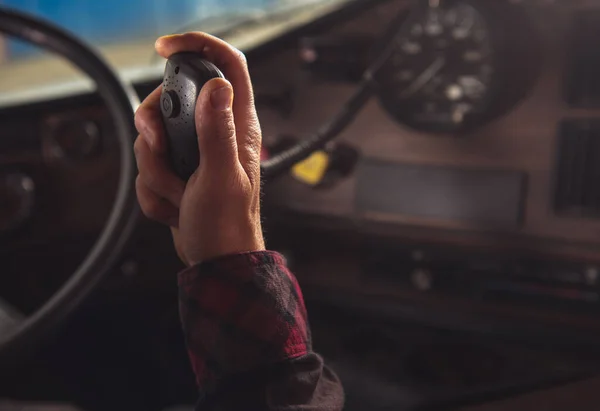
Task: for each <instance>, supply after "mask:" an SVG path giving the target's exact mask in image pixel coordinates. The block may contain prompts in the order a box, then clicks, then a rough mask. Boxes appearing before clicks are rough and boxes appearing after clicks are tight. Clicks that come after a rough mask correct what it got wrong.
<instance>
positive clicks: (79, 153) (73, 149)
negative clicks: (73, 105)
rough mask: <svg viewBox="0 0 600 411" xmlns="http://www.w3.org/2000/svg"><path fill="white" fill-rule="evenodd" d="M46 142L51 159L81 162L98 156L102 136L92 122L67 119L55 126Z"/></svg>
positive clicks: (95, 124)
mask: <svg viewBox="0 0 600 411" xmlns="http://www.w3.org/2000/svg"><path fill="white" fill-rule="evenodd" d="M48 140H49V141H48V143H49V145H50V147H49V148H50V150H51V151H50V153H51V155H52V157H54V158H58V159H61V160H69V161H82V160H86V159H89V158H91V157H93V156H95V155H96V154H98V152H99V149H100V145H101V141H102V135H101V132H100V127H98V124H97V123H96V122H94V121H91V120H80V119H69V120H65V121H62V122H60V123H59V124H58V125H56V126H55V127H54V129H53V131H52V132H51V134H50V138H49V139H48Z"/></svg>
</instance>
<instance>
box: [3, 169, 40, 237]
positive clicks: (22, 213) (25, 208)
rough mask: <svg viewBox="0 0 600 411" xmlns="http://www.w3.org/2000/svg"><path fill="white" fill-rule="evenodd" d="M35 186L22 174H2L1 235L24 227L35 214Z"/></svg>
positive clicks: (30, 179) (29, 178)
mask: <svg viewBox="0 0 600 411" xmlns="http://www.w3.org/2000/svg"><path fill="white" fill-rule="evenodd" d="M34 197H35V184H34V182H33V179H32V178H31V177H29V176H28V175H27V174H24V173H21V172H6V173H0V233H1V232H6V231H9V230H14V229H16V228H19V227H20V226H21V225H23V224H24V223H25V222H26V221H27V220H28V219H29V217H31V215H32V213H33V205H34Z"/></svg>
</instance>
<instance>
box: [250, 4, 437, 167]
mask: <svg viewBox="0 0 600 411" xmlns="http://www.w3.org/2000/svg"><path fill="white" fill-rule="evenodd" d="M424 7H425V8H426V7H428V3H427V2H423V1H421V0H416V1H414V4H413V6H412V7H411V8H410V11H409V13H408V16H406V14H405V13H404V11H402V12H401V13H400V14H399V15H398V16H397V17H396V18H395V19H394V21H393V22H392V25H391V29H390V30H388V32H387V33H386V35H385V36H384V38H383V39H382V44H381V46H380V47H379V49H380V50H381V52H380V53H378V56H377V58H375V59H374V61H373V63H371V65H370V66H369V68H368V69H367V70H366V71H365V73H364V74H363V80H362V81H361V82H360V84H359V85H358V87H357V90H356V91H355V92H354V93H353V94H352V96H351V97H350V99H348V101H347V102H346V103H345V104H344V105H343V106H342V109H341V110H340V111H339V112H338V113H337V114H336V115H335V116H334V117H333V119H331V120H330V121H329V122H328V123H327V124H325V125H324V126H322V127H321V128H320V129H319V130H317V132H316V133H315V134H313V135H312V136H310V137H308V138H306V139H303V140H302V141H300V142H299V143H297V144H296V145H294V146H293V147H290V148H289V149H287V150H284V151H283V152H281V153H278V154H275V156H274V157H272V158H270V159H269V160H267V161H264V162H263V163H262V164H261V174H262V177H263V178H265V179H269V178H272V177H277V176H279V175H281V174H283V173H285V172H286V171H287V170H288V169H290V168H291V167H292V166H294V164H296V163H298V162H300V161H302V160H304V159H306V158H307V157H309V156H310V155H311V154H312V153H314V152H315V151H316V150H319V149H321V148H323V147H324V146H325V145H326V144H327V143H329V142H330V141H332V140H333V139H334V138H336V137H337V136H338V135H339V134H340V133H342V132H343V131H344V130H345V129H346V127H348V126H349V125H350V124H351V123H352V121H354V119H355V118H356V116H357V115H358V113H359V112H360V110H361V109H362V108H363V107H364V106H365V104H366V103H367V102H368V101H369V100H370V98H371V96H372V95H373V94H374V92H375V90H374V89H375V87H374V83H375V78H376V76H377V74H378V73H379V72H380V71H381V69H382V68H383V67H384V66H385V63H386V62H387V60H388V59H389V58H390V56H391V55H392V53H393V52H394V47H395V45H394V41H395V40H396V38H398V37H402V36H405V35H407V34H408V31H409V30H410V29H411V27H412V26H413V24H414V23H416V22H417V21H418V20H419V18H420V17H421V13H422V12H423V8H424Z"/></svg>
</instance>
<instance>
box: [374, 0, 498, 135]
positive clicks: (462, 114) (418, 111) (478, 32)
mask: <svg viewBox="0 0 600 411" xmlns="http://www.w3.org/2000/svg"><path fill="white" fill-rule="evenodd" d="M423 1H429V7H428V8H427V10H426V12H425V13H423V16H422V18H421V20H420V21H418V22H415V23H413V24H412V25H411V27H408V30H406V31H405V32H404V33H406V34H404V35H401V36H396V38H395V39H394V40H393V41H394V46H393V47H394V49H393V53H392V54H391V56H390V58H389V60H388V61H387V63H386V65H385V66H384V67H383V68H382V70H381V71H380V73H379V74H378V77H377V81H378V83H379V86H380V87H379V97H380V100H381V102H382V104H383V106H384V108H385V109H386V110H387V111H388V112H389V113H390V114H391V115H392V116H393V117H394V118H396V119H397V120H398V121H400V122H402V123H404V124H406V125H408V126H411V127H413V128H416V129H419V130H425V131H434V132H455V131H461V130H464V129H467V128H469V127H472V126H474V125H477V124H480V123H482V122H483V121H484V119H489V117H490V113H491V111H493V110H494V105H495V103H496V102H497V101H496V100H497V94H498V92H499V91H501V90H499V85H500V83H501V80H502V76H505V75H506V73H505V72H503V71H504V70H503V69H502V68H501V64H502V63H500V62H499V59H501V58H503V54H504V53H505V44H503V41H502V40H501V41H498V40H496V39H498V36H497V35H496V34H497V33H496V32H494V29H495V27H494V25H493V24H492V22H491V21H490V20H491V19H490V18H489V17H490V14H489V10H486V9H484V7H485V6H482V4H483V3H485V0H446V1H444V0H423ZM492 1H493V2H495V3H499V2H497V1H496V0H492ZM496 17H498V16H496ZM509 36H510V35H509ZM506 37H507V36H504V38H506Z"/></svg>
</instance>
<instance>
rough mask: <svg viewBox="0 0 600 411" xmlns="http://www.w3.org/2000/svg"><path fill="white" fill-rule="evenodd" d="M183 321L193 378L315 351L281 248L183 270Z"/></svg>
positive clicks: (209, 383)
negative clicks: (277, 250) (312, 348)
mask: <svg viewBox="0 0 600 411" xmlns="http://www.w3.org/2000/svg"><path fill="white" fill-rule="evenodd" d="M178 283H179V306H180V314H181V321H182V326H183V330H184V334H185V340H186V344H187V348H188V353H189V356H190V360H191V363H192V368H193V370H194V373H195V374H196V382H197V384H198V386H199V387H200V388H201V389H202V390H203V391H204V392H209V391H211V390H212V389H214V387H215V384H216V382H217V381H218V380H219V379H222V378H225V377H228V376H232V375H236V374H239V373H243V372H246V371H250V370H252V369H256V368H261V367H264V366H266V365H269V364H273V363H277V362H282V361H285V360H289V359H293V358H297V357H301V356H303V355H306V354H307V353H308V352H309V351H310V350H311V340H310V331H309V327H308V323H307V315H306V308H305V305H304V300H303V297H302V292H301V290H300V287H299V285H298V282H297V281H296V278H295V277H294V275H293V274H292V273H291V272H290V271H289V270H288V268H287V266H286V261H285V259H284V258H283V256H282V255H281V254H279V253H276V252H272V251H260V252H251V253H243V254H235V255H229V256H225V257H220V258H217V259H214V260H210V261H206V262H203V263H200V264H198V265H196V266H193V267H190V268H188V269H186V270H184V271H183V272H181V273H180V274H179V277H178Z"/></svg>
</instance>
